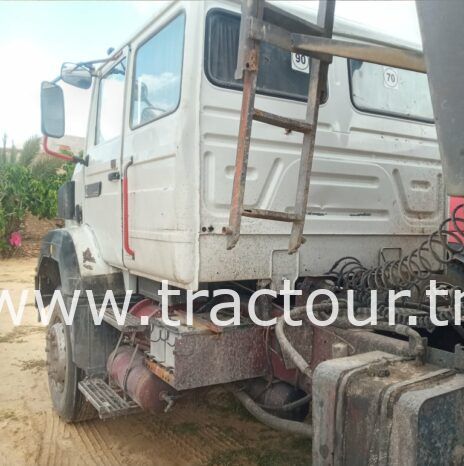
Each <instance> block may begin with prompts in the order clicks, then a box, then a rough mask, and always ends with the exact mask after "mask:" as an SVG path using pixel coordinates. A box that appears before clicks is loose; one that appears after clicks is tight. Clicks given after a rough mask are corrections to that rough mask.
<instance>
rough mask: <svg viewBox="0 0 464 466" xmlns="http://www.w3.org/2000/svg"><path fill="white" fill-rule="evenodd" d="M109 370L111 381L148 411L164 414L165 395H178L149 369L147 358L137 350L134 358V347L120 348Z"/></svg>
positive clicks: (111, 356) (110, 361)
mask: <svg viewBox="0 0 464 466" xmlns="http://www.w3.org/2000/svg"><path fill="white" fill-rule="evenodd" d="M107 369H108V374H109V375H110V379H111V380H113V381H114V382H116V384H117V385H118V386H119V388H121V389H122V390H124V391H125V392H126V393H127V394H128V395H129V396H130V397H131V398H132V399H133V400H134V401H135V402H136V403H137V404H138V405H139V406H140V407H141V408H142V409H145V410H147V411H151V412H162V411H163V410H164V408H165V407H166V402H165V401H164V398H165V395H175V394H176V393H177V392H176V391H175V390H174V389H173V388H172V387H170V386H169V385H168V384H167V383H165V382H163V381H162V380H161V379H160V378H159V377H157V376H156V375H155V374H153V373H152V372H150V371H149V370H148V369H147V367H146V366H145V356H144V355H143V353H142V352H141V351H138V350H137V352H136V353H135V356H134V347H132V346H128V345H123V346H120V347H119V348H118V349H117V351H116V354H115V355H114V357H113V354H111V355H110V357H109V358H108V363H107ZM124 384H125V386H124Z"/></svg>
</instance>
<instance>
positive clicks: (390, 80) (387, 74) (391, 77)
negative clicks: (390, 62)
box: [383, 66, 398, 89]
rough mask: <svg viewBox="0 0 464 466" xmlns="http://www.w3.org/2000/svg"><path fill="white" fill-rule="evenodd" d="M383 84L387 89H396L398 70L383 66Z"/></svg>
mask: <svg viewBox="0 0 464 466" xmlns="http://www.w3.org/2000/svg"><path fill="white" fill-rule="evenodd" d="M383 85H384V86H385V87H388V88H389V89H398V71H397V70H395V68H390V67H387V66H384V68H383Z"/></svg>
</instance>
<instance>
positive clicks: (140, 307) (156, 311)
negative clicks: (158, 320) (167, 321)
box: [129, 298, 161, 317]
mask: <svg viewBox="0 0 464 466" xmlns="http://www.w3.org/2000/svg"><path fill="white" fill-rule="evenodd" d="M129 313H130V314H132V315H133V316H135V317H143V316H147V317H161V308H160V307H159V305H158V304H156V303H154V302H153V301H152V300H151V299H149V298H146V299H142V300H141V301H139V302H138V303H136V304H134V305H133V306H132V307H131V308H130V311H129Z"/></svg>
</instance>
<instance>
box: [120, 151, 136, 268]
mask: <svg viewBox="0 0 464 466" xmlns="http://www.w3.org/2000/svg"><path fill="white" fill-rule="evenodd" d="M133 163H134V159H133V157H131V158H130V160H129V162H127V164H126V166H125V167H124V171H123V178H122V212H123V214H122V215H123V236H124V239H123V242H124V250H125V251H126V253H127V254H129V256H131V257H132V259H134V258H135V252H134V251H133V250H132V249H131V247H130V245H129V185H128V179H127V171H128V169H129V167H130V166H131V165H132V164H133Z"/></svg>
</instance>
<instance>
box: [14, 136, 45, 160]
mask: <svg viewBox="0 0 464 466" xmlns="http://www.w3.org/2000/svg"><path fill="white" fill-rule="evenodd" d="M39 152H40V137H39V136H31V137H30V138H29V139H27V140H26V142H25V143H24V145H23V149H22V151H21V155H20V156H19V163H20V164H21V165H24V166H26V167H28V166H29V165H31V163H32V161H33V160H34V159H35V158H36V156H37V154H38V153H39Z"/></svg>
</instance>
